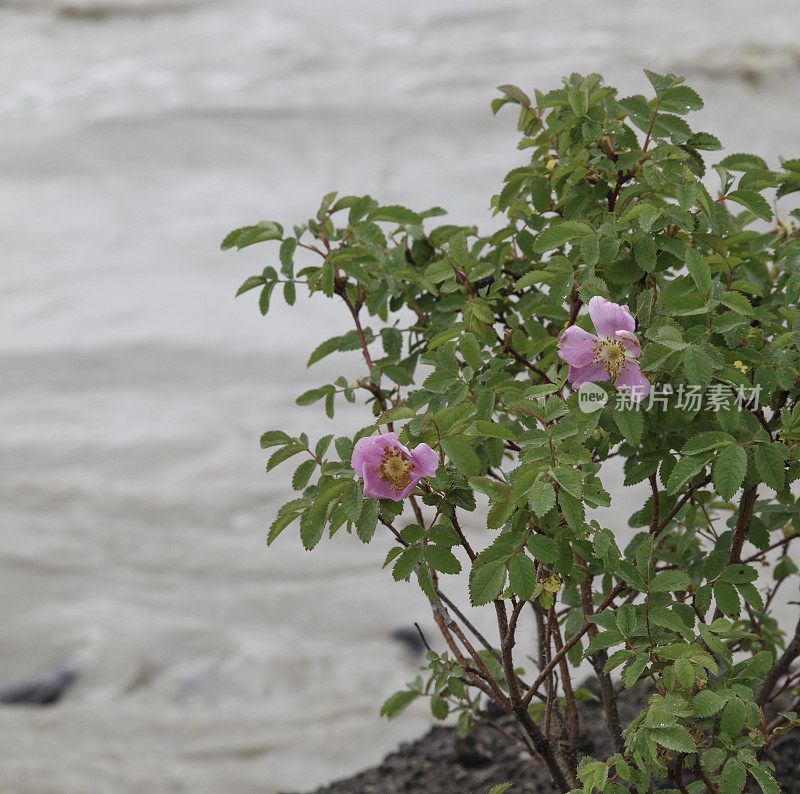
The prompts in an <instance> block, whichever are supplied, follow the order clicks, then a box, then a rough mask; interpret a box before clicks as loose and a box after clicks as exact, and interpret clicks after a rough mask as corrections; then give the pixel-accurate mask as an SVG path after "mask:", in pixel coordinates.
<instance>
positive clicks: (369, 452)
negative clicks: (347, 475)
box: [350, 436, 381, 477]
mask: <svg viewBox="0 0 800 794" xmlns="http://www.w3.org/2000/svg"><path fill="white" fill-rule="evenodd" d="M380 455H381V453H380V436H367V437H366V438H359V439H358V441H356V445H355V447H353V457H352V458H351V459H350V465H351V466H352V467H353V471H355V473H356V477H363V476H364V464H365V463H366V462H367V461H368V460H369V459H370V458H373V457H374V458H375V459H380Z"/></svg>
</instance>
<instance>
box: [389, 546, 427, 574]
mask: <svg viewBox="0 0 800 794" xmlns="http://www.w3.org/2000/svg"><path fill="white" fill-rule="evenodd" d="M421 559H422V549H420V547H419V546H409V547H408V548H407V549H406V550H405V551H404V552H403V553H402V554H401V555H400V556H399V557H398V558H397V561H396V562H395V564H394V566H393V567H392V578H393V579H394V580H395V582H399V581H401V580H403V579H408V577H409V576H411V574H412V573H413V572H414V568H416V567H417V563H419V561H420V560H421Z"/></svg>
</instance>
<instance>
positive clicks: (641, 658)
mask: <svg viewBox="0 0 800 794" xmlns="http://www.w3.org/2000/svg"><path fill="white" fill-rule="evenodd" d="M649 662H650V655H649V654H648V653H646V652H640V653H637V654H636V656H634V658H633V659H632V660H631V661H630V662H629V663H628V665H627V667H626V668H625V671H624V673H623V675H622V677H623V682H624V684H625V688H626V689H630V688H631V687H632V686H633V685H634V684H635V683H636V682H637V681H638V680H639V679H640V678H641V677H642V674H643V673H644V671H645V669H646V667H647V665H648V663H649Z"/></svg>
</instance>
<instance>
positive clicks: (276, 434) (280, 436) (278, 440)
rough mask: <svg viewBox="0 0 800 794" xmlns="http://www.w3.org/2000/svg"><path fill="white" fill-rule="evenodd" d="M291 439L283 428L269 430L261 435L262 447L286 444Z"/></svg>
mask: <svg viewBox="0 0 800 794" xmlns="http://www.w3.org/2000/svg"><path fill="white" fill-rule="evenodd" d="M291 440H292V439H291V437H290V436H289V435H287V434H286V433H284V432H283V430H267V432H266V433H263V434H262V435H261V449H267V448H268V447H274V446H277V445H278V444H286V443H287V442H289V441H291Z"/></svg>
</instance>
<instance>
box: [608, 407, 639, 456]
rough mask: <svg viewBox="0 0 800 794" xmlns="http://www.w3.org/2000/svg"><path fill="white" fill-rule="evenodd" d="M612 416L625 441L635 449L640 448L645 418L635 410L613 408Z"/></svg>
mask: <svg viewBox="0 0 800 794" xmlns="http://www.w3.org/2000/svg"><path fill="white" fill-rule="evenodd" d="M611 416H612V417H613V419H614V424H615V425H616V426H617V427H618V428H619V432H620V433H622V435H623V437H624V438H625V440H626V441H627V442H628V443H629V444H630V445H631V446H633V447H636V446H639V443H640V442H641V440H642V432H643V431H644V417H643V416H642V414H641V412H640V411H636V410H634V409H632V408H631V409H627V410H621V409H619V408H613V409H612V411H611Z"/></svg>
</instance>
